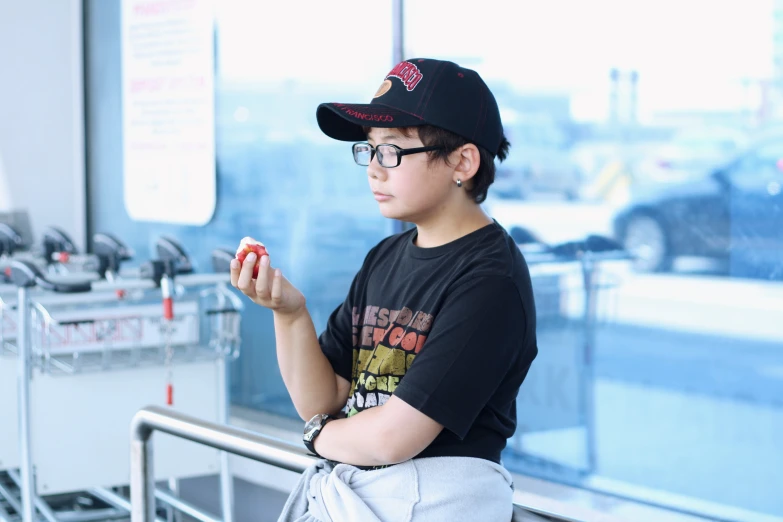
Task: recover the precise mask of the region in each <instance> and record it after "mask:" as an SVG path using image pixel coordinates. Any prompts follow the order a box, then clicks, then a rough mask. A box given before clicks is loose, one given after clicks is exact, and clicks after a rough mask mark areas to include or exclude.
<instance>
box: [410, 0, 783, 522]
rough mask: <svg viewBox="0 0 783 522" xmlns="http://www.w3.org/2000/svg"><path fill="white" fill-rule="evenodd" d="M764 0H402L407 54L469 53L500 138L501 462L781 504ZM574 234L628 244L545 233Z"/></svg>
mask: <svg viewBox="0 0 783 522" xmlns="http://www.w3.org/2000/svg"><path fill="white" fill-rule="evenodd" d="M777 5H778V3H777V2H776V3H773V2H753V3H749V2H740V1H738V0H734V1H731V2H723V3H721V4H720V5H719V6H718V5H717V4H715V3H714V2H707V1H706V0H699V1H694V2H687V5H686V4H683V3H682V2H675V1H674V0H666V1H663V2H660V1H658V2H651V1H647V0H634V1H632V2H628V1H623V0H600V1H597V2H579V1H576V0H573V1H565V0H564V1H557V2H532V1H525V2H518V3H515V4H514V7H513V11H512V9H511V8H510V7H509V5H508V3H507V2H504V1H502V0H486V1H484V2H482V4H481V6H482V7H481V9H478V10H472V11H471V12H470V15H469V16H466V13H465V12H464V11H462V10H459V9H454V8H453V3H452V2H449V1H447V0H421V1H417V2H410V3H408V4H406V9H405V13H404V16H405V23H404V27H405V38H406V40H405V46H406V48H405V56H406V57H409V58H414V57H419V56H436V57H440V58H447V59H452V60H454V61H456V62H457V63H460V64H461V65H464V66H466V67H471V68H474V69H476V70H477V71H478V72H479V73H480V74H481V75H482V76H483V78H484V79H485V80H486V81H487V83H488V84H489V86H490V88H491V89H492V90H493V91H494V93H495V95H496V98H497V100H498V103H499V105H500V108H501V114H502V117H503V122H504V126H505V128H506V133H507V136H508V138H509V141H510V142H511V151H510V156H509V158H508V160H507V161H506V162H504V163H502V164H500V165H499V169H498V173H497V177H496V181H495V183H494V185H493V186H492V187H491V188H490V195H489V198H488V199H487V202H486V204H485V208H486V209H487V211H488V212H490V214H491V215H493V217H495V219H497V220H498V221H499V222H500V223H501V224H502V225H504V226H505V227H506V228H507V229H509V230H510V231H512V233H513V234H512V235H514V236H515V237H517V238H519V239H518V241H519V242H520V243H521V245H520V247H521V248H522V249H523V251H525V252H526V255H527V257H528V262H529V264H530V267H531V273H532V275H533V284H534V290H535V294H536V299H537V307H538V308H539V310H538V328H539V357H538V359H537V360H536V362H534V364H533V367H532V369H531V371H530V375H529V377H528V379H527V380H526V381H525V383H524V384H523V386H522V390H521V392H520V396H519V400H518V422H519V430H518V433H517V435H516V436H515V438H514V439H513V440H512V441H510V443H509V445H508V448H507V450H506V452H505V454H504V459H505V463H506V465H507V466H508V467H509V468H510V469H512V470H514V471H517V472H520V473H527V474H532V475H535V476H539V477H543V478H547V479H552V480H556V481H561V482H564V483H568V484H572V485H576V486H582V487H585V488H589V489H595V490H600V491H607V492H611V493H614V494H619V495H622V496H626V497H632V498H637V499H642V500H644V501H647V502H651V503H655V504H660V505H664V506H669V507H674V508H677V509H682V510H685V511H689V512H694V513H703V514H706V515H707V516H708V517H709V518H726V519H742V520H757V519H759V520H760V519H761V518H762V517H763V515H776V516H779V517H780V516H783V497H781V495H780V487H779V486H778V485H779V484H781V483H783V437H781V436H780V435H779V434H780V433H781V432H782V430H783V402H781V400H780V397H783V371H780V370H781V369H783V351H782V350H781V347H783V329H781V327H780V312H779V310H780V309H781V307H783V210H781V209H783V198H782V197H781V183H780V180H781V178H780V175H779V172H780V171H779V169H778V167H779V165H780V163H779V160H780V158H781V157H782V156H781V155H780V153H781V152H783V139H778V140H776V139H774V131H775V129H776V128H778V129H779V126H780V120H781V119H783V91H781V89H780V87H779V86H780V85H781V82H780V78H781V77H782V75H783V69H780V68H779V65H776V62H775V56H776V55H779V54H780V53H781V52H783V48H781V49H778V47H779V45H780V39H779V38H778V37H779V36H780V35H781V34H783V25H781V18H780V8H779V7H776V6H777ZM707 13H708V14H709V18H710V23H709V24H706V25H705V24H704V23H703V20H704V17H705V16H707ZM434 20H435V21H437V23H433V21H434ZM455 28H459V30H455ZM662 35H666V36H665V37H662ZM727 35H731V37H730V38H727ZM770 78H773V79H775V80H776V82H777V83H776V82H771V81H769V79H770ZM762 136H767V137H770V136H773V138H771V141H768V143H769V145H768V146H766V145H765V146H763V147H762V148H760V149H759V148H757V147H758V145H757V139H759V138H761V137H762ZM778 136H783V135H781V134H778ZM742 157H746V158H747V159H748V160H749V162H746V163H743V162H739V163H737V160H738V159H739V158H742ZM750 160H752V161H750ZM737 165H742V168H741V169H736V172H734V171H733V170H732V167H733V166H737ZM721 171H723V172H726V173H727V174H730V175H731V174H732V173H736V174H737V178H736V182H738V183H739V182H740V180H745V181H743V182H742V183H741V184H738V185H731V184H727V183H725V182H721V181H720V180H719V179H717V178H718V176H717V173H718V172H721ZM740 174H741V175H740ZM730 179H731V180H734V178H730ZM747 180H752V183H749V182H748V181H747ZM751 189H752V190H751ZM591 235H592V236H599V237H602V238H605V239H608V240H610V241H613V242H616V243H617V244H618V245H619V246H620V247H622V248H623V249H624V250H625V252H627V253H629V254H630V255H631V256H632V257H633V259H632V260H631V261H595V262H588V263H586V264H581V263H580V262H579V261H578V260H576V261H570V262H565V261H563V256H560V257H559V258H558V257H556V256H554V255H552V254H551V251H552V249H553V248H554V247H557V246H558V245H561V246H562V245H563V243H566V242H573V241H579V240H584V239H585V238H586V237H588V236H591ZM591 241H592V244H593V245H598V244H599V243H600V241H598V240H597V239H596V238H593V239H592V240H591ZM561 252H562V250H561ZM594 256H599V254H594ZM555 260H559V262H555ZM582 261H583V262H584V261H585V258H582ZM583 270H584V271H583ZM585 275H588V276H591V277H588V278H587V281H589V282H590V285H588V286H586V285H585V284H584V281H585V279H584V278H583V276H585Z"/></svg>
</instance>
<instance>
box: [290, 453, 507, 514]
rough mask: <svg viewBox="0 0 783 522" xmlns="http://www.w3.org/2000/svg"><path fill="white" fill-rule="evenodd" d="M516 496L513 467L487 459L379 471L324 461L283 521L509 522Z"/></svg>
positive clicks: (308, 474) (296, 493) (300, 486)
mask: <svg viewBox="0 0 783 522" xmlns="http://www.w3.org/2000/svg"><path fill="white" fill-rule="evenodd" d="M512 496H513V483H512V479H511V475H510V474H509V473H508V471H506V469H505V468H503V467H502V466H499V465H497V464H495V463H494V462H490V461H488V460H484V459H474V458H466V457H433V458H425V459H414V460H409V461H406V462H402V463H400V464H397V465H394V466H390V467H388V468H384V469H380V470H373V471H364V470H360V469H358V468H356V467H354V466H350V465H347V464H337V465H336V466H334V465H333V464H332V463H330V462H328V461H318V462H317V463H315V464H314V465H312V466H310V467H309V468H308V469H307V470H305V472H304V473H303V474H302V476H301V478H300V480H299V482H298V483H297V485H296V487H295V488H294V490H293V491H292V492H291V495H290V496H289V498H288V500H287V502H286V505H285V506H284V508H283V512H282V514H281V515H280V518H279V519H278V522H420V521H427V522H439V521H444V522H446V521H448V522H463V521H464V522H469V521H470V522H473V521H475V520H482V521H488V522H493V521H498V522H508V521H510V520H511V516H512V505H513V500H512Z"/></svg>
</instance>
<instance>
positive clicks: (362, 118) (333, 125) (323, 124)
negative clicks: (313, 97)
mask: <svg viewBox="0 0 783 522" xmlns="http://www.w3.org/2000/svg"><path fill="white" fill-rule="evenodd" d="M315 118H316V120H318V126H319V127H320V128H321V130H322V131H323V133H324V134H326V135H327V136H329V137H330V138H334V139H336V140H340V141H362V140H365V139H367V135H366V134H365V133H364V130H362V127H382V128H392V127H416V126H418V125H424V123H425V122H424V120H422V119H421V118H419V117H417V116H413V115H412V114H408V113H406V112H402V111H399V110H397V109H394V108H392V107H387V106H385V105H381V104H369V103H367V104H350V103H322V104H321V105H319V106H318V109H317V110H316V113H315Z"/></svg>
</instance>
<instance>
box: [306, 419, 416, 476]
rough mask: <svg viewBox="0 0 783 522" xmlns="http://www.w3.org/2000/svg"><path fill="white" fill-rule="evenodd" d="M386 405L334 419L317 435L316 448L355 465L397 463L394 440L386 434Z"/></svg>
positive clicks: (329, 457) (331, 457) (319, 451)
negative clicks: (384, 412)
mask: <svg viewBox="0 0 783 522" xmlns="http://www.w3.org/2000/svg"><path fill="white" fill-rule="evenodd" d="M382 408H383V406H376V407H374V408H370V409H368V410H365V411H363V412H361V413H359V414H357V415H353V416H352V417H348V418H347V419H335V420H333V421H330V422H329V423H327V424H326V426H324V428H323V429H322V430H321V433H320V434H319V435H318V437H316V439H315V451H316V452H317V453H318V454H319V455H321V456H322V457H324V458H327V459H330V460H335V461H337V462H343V463H345V464H353V465H354V466H383V465H387V464H396V463H397V462H401V461H402V460H405V459H401V460H399V461H396V459H395V455H393V453H394V451H393V446H394V445H393V444H392V441H390V440H389V439H388V438H387V436H391V433H390V432H391V430H389V434H385V433H384V431H385V428H384V422H383V419H382V417H383V410H382Z"/></svg>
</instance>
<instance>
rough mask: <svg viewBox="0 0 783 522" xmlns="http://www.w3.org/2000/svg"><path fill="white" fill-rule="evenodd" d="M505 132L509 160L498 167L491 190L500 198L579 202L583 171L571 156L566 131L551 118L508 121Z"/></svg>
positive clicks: (524, 118) (520, 117)
mask: <svg viewBox="0 0 783 522" xmlns="http://www.w3.org/2000/svg"><path fill="white" fill-rule="evenodd" d="M509 120H510V122H507V125H506V127H505V133H506V137H507V138H508V140H509V141H510V142H511V150H510V154H509V157H508V159H507V160H506V161H504V162H503V163H500V164H498V167H497V171H496V174H495V183H494V184H493V185H492V188H491V189H490V190H491V191H492V192H493V194H495V195H496V196H498V197H501V198H508V199H525V198H528V197H530V196H531V195H533V194H550V195H553V194H554V195H558V196H562V197H564V198H565V199H568V200H574V199H577V197H578V196H579V193H580V187H581V184H582V178H583V175H582V169H581V167H580V166H579V164H578V163H577V162H576V161H574V159H573V158H572V157H571V153H570V147H571V143H570V142H571V140H570V138H569V137H568V133H567V132H566V131H565V129H564V128H563V127H562V126H561V125H559V124H557V123H556V122H555V121H553V120H551V119H549V118H541V117H522V116H517V117H515V118H513V119H512V118H509Z"/></svg>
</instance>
